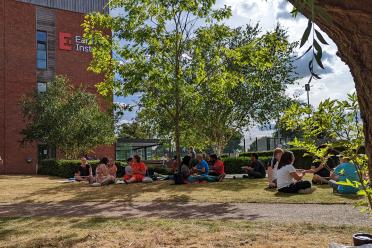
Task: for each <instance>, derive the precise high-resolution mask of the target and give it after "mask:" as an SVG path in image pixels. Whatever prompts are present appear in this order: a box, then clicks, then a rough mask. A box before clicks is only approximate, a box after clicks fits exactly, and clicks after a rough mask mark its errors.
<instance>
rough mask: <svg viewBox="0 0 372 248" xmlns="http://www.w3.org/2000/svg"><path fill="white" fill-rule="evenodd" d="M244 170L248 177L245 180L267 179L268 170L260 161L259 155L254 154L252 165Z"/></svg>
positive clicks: (245, 176)
mask: <svg viewBox="0 0 372 248" xmlns="http://www.w3.org/2000/svg"><path fill="white" fill-rule="evenodd" d="M244 170H245V171H246V172H247V174H248V175H244V176H243V177H244V178H265V177H266V170H265V167H264V165H263V164H262V162H261V161H260V160H258V154H257V153H253V154H252V155H251V165H250V166H249V167H244Z"/></svg>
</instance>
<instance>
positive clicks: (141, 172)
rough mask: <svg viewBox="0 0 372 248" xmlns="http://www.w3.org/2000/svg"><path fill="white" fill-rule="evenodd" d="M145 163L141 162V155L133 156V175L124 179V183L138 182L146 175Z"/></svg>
mask: <svg viewBox="0 0 372 248" xmlns="http://www.w3.org/2000/svg"><path fill="white" fill-rule="evenodd" d="M146 169H147V168H146V165H145V163H143V162H141V157H140V156H138V155H134V156H133V161H132V171H133V175H132V176H131V177H130V178H129V179H128V180H126V179H124V182H125V183H140V182H142V180H143V178H145V175H146Z"/></svg>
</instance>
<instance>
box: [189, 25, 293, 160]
mask: <svg viewBox="0 0 372 248" xmlns="http://www.w3.org/2000/svg"><path fill="white" fill-rule="evenodd" d="M231 33H232V35H231V36H229V37H220V38H219V39H215V43H217V44H215V43H212V44H210V46H208V47H205V48H204V50H203V58H209V57H212V58H213V57H214V56H211V55H210V54H211V53H212V54H213V53H214V51H215V50H214V49H215V47H217V49H218V48H219V47H220V45H219V43H221V44H222V46H223V47H228V48H230V49H231V50H232V51H236V52H239V54H240V56H241V60H240V61H241V62H243V63H241V62H240V63H236V62H237V61H233V60H231V58H228V57H227V58H223V57H222V58H221V59H222V61H223V62H222V63H223V64H225V65H226V66H227V71H229V72H230V74H235V75H239V76H240V78H239V82H238V83H235V84H231V85H229V87H226V88H225V90H224V92H216V90H215V89H213V88H211V87H210V86H211V85H213V84H211V82H210V81H212V80H215V77H222V75H220V73H219V72H218V71H217V72H214V75H215V77H213V78H209V79H208V80H206V82H205V83H204V84H203V85H202V87H200V91H201V95H203V96H204V97H203V99H202V101H201V102H200V103H199V106H198V108H199V110H200V111H198V112H196V113H195V115H196V116H197V120H196V124H197V125H198V126H199V129H197V131H198V133H199V135H200V136H201V137H203V138H204V139H206V140H208V142H209V146H211V147H213V149H214V150H215V151H216V152H217V153H220V152H222V150H223V148H224V147H225V146H226V144H227V142H228V141H229V140H230V138H231V137H232V136H233V135H234V134H235V133H237V132H241V131H242V130H243V129H244V128H246V127H247V126H249V125H257V124H266V123H268V122H269V121H272V120H275V119H277V118H278V117H279V114H280V113H282V112H283V110H284V109H285V108H286V107H288V106H289V105H290V104H291V102H292V101H291V100H290V99H289V98H288V97H287V96H286V94H285V90H286V88H287V86H288V85H290V84H293V83H294V81H295V80H296V76H295V73H294V67H293V64H292V62H293V59H294V58H293V50H294V48H295V47H296V45H297V44H296V43H289V42H288V40H287V35H286V32H285V31H284V30H283V29H281V28H280V27H279V26H278V27H277V28H276V29H275V30H274V31H273V32H268V33H266V34H264V35H261V34H260V30H259V27H258V25H256V26H253V27H252V26H249V25H247V26H246V27H244V28H243V27H239V28H237V29H233V30H232V32H231ZM203 40H204V38H203ZM223 59H224V60H223ZM207 64H208V62H207ZM207 70H208V68H207Z"/></svg>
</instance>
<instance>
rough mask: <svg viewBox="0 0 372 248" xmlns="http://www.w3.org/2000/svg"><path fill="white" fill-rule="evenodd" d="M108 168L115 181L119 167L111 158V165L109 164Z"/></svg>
mask: <svg viewBox="0 0 372 248" xmlns="http://www.w3.org/2000/svg"><path fill="white" fill-rule="evenodd" d="M107 168H108V171H109V174H110V175H111V176H112V177H113V178H114V180H115V179H116V174H117V172H118V167H117V166H116V164H115V163H114V161H112V159H111V158H110V159H109V163H108V164H107Z"/></svg>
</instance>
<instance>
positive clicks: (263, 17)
mask: <svg viewBox="0 0 372 248" xmlns="http://www.w3.org/2000/svg"><path fill="white" fill-rule="evenodd" d="M224 5H227V6H231V8H232V12H233V15H232V17H231V18H230V19H229V20H227V21H225V23H226V24H228V25H230V26H232V27H237V26H242V25H245V24H249V23H250V24H252V25H255V24H256V23H257V22H258V23H260V26H261V28H262V31H263V32H265V31H271V30H273V29H274V28H275V27H276V25H277V23H278V22H279V23H280V25H281V26H282V27H283V28H284V29H285V30H287V32H288V36H289V40H290V41H291V42H294V41H299V40H301V37H302V34H303V31H304V30H305V28H306V26H307V20H306V18H305V17H303V16H301V15H300V14H299V15H298V16H297V17H296V18H293V17H292V16H291V14H290V11H291V10H292V5H291V4H289V3H288V2H287V1H286V0H217V3H216V7H223V6H224ZM322 34H323V37H324V38H325V39H326V41H327V42H328V43H329V46H324V47H323V60H322V61H323V64H324V66H325V70H322V69H320V68H318V72H319V73H320V75H321V77H322V79H320V80H316V81H313V82H312V85H311V91H310V103H311V104H312V105H314V106H317V105H318V104H319V103H320V102H321V101H323V100H325V99H327V98H332V99H345V98H346V95H347V94H348V93H351V92H354V91H355V86H354V80H353V78H352V76H351V73H350V70H349V67H348V66H347V65H345V63H343V62H342V61H341V59H340V58H339V57H337V56H336V52H337V46H336V45H335V44H334V42H333V41H332V40H331V39H330V38H329V37H328V36H327V35H326V34H324V33H322ZM308 46H309V45H305V46H304V48H305V50H306V48H307V47H308ZM303 50H304V49H301V50H298V53H299V54H301V52H303ZM308 61H309V58H308V57H306V56H304V58H303V59H301V60H298V61H296V62H295V66H296V67H297V68H296V72H297V73H298V74H299V76H300V77H304V78H303V79H300V80H298V81H297V83H296V84H295V85H292V86H290V87H289V88H288V90H287V94H288V95H289V96H291V97H294V98H297V99H299V100H302V101H304V102H306V101H307V97H306V92H305V91H304V85H305V84H306V83H307V81H308V79H309V78H308V76H309V72H308ZM137 99H138V96H131V97H127V98H125V99H122V98H119V99H116V101H120V102H125V103H129V104H133V103H135V101H136V100H137ZM134 116H135V113H128V114H127V115H126V116H125V117H124V119H125V121H130V120H131V119H132V118H133V117H134ZM271 133H272V130H260V128H258V127H252V128H250V129H249V131H247V132H245V138H246V140H247V143H248V144H249V143H250V142H251V141H252V140H254V139H255V138H256V137H258V138H259V137H263V136H270V135H271Z"/></svg>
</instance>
